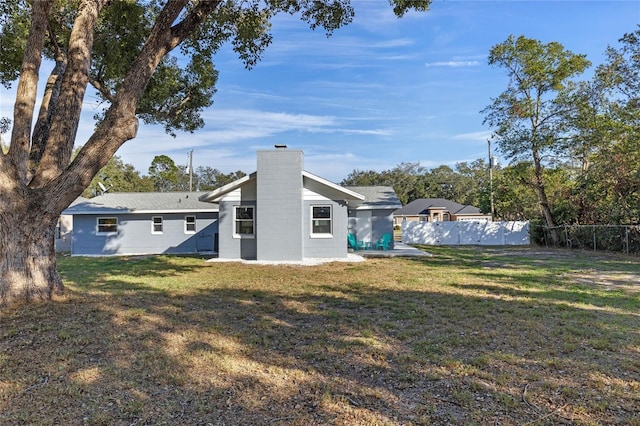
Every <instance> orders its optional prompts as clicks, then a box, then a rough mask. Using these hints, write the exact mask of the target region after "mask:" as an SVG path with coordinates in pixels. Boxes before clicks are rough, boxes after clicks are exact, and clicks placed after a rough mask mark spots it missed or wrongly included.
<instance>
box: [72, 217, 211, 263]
mask: <svg viewBox="0 0 640 426" xmlns="http://www.w3.org/2000/svg"><path fill="white" fill-rule="evenodd" d="M154 216H161V217H162V219H163V221H162V227H163V229H162V234H153V233H152V219H151V218H152V217H154ZM185 216H196V232H195V233H193V234H190V233H185ZM98 217H117V218H118V232H117V233H116V234H113V235H96V231H97V219H98ZM217 233H218V213H214V212H211V213H188V212H185V213H171V214H121V215H115V214H100V215H74V216H73V243H72V248H71V253H72V254H74V255H93V256H95V255H117V254H161V253H167V254H183V253H198V252H211V251H213V250H214V241H215V238H216V235H215V234H217Z"/></svg>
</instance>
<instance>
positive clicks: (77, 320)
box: [0, 247, 640, 425]
mask: <svg viewBox="0 0 640 426" xmlns="http://www.w3.org/2000/svg"><path fill="white" fill-rule="evenodd" d="M429 251H430V252H432V253H433V254H434V257H430V258H424V259H370V260H367V261H366V262H363V263H354V264H349V263H346V264H345V263H333V264H325V265H318V266H307V267H300V266H292V265H289V266H261V265H251V264H234V263H206V262H204V261H203V260H201V259H197V258H188V257H162V256H159V257H147V258H108V259H84V258H61V259H60V269H61V272H62V274H63V276H64V277H65V280H66V283H67V286H68V289H67V295H66V296H65V298H64V299H62V300H57V301H54V302H52V303H48V304H40V305H32V306H24V307H16V308H11V309H5V310H3V311H2V312H0V321H1V323H2V327H1V328H0V423H2V424H43V425H47V424H51V425H54V424H56V425H57V424H68V425H83V424H87V425H100V424H105V425H106V424H108V425H131V424H138V425H139V424H171V425H174V424H185V425H187V424H188V425H191V424H203V425H204V424H214V425H217V424H220V425H222V424H260V425H270V424H273V425H278V424H280V425H291V424H293V425H297V424H299V425H309V424H319V425H320V424H345V425H358V424H362V425H365V424H366V425H371V424H380V425H409V424H414V425H418V424H501V425H516V424H518V425H520V424H536V425H544V424H584V425H589V424H594V425H595V424H631V425H634V424H635V425H640V414H639V412H638V409H637V407H638V406H640V361H639V360H640V334H639V330H640V295H639V293H638V291H637V285H638V284H637V283H638V281H637V279H638V276H639V275H638V272H637V271H640V260H639V259H638V258H632V257H616V256H603V255H602V254H598V255H596V254H593V253H589V252H569V251H549V250H526V249H525V250H523V249H518V250H515V249H514V250H507V249H479V248H458V249H448V248H432V247H430V248H429ZM585 271H589V272H585ZM585 273H588V274H597V276H598V277H602V276H605V275H607V274H608V275H610V276H612V277H615V280H616V283H617V285H616V286H610V285H609V286H603V285H602V284H601V283H600V281H598V282H595V281H594V282H586V281H585V280H584V276H585ZM627 278H628V279H627Z"/></svg>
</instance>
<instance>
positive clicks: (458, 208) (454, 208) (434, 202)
mask: <svg viewBox="0 0 640 426" xmlns="http://www.w3.org/2000/svg"><path fill="white" fill-rule="evenodd" d="M437 207H440V208H444V209H445V210H447V211H448V212H450V213H452V214H455V215H463V214H474V215H477V214H482V212H481V211H480V209H479V208H477V207H474V206H469V205H466V206H465V205H462V204H458V203H456V202H455V201H450V200H445V199H444V198H418V199H417V200H413V201H412V202H410V203H409V204H407V205H406V206H404V207H402V208H401V209H398V210H396V211H395V212H393V214H394V215H395V216H418V215H421V214H427V210H429V209H432V208H437Z"/></svg>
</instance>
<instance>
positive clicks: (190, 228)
mask: <svg viewBox="0 0 640 426" xmlns="http://www.w3.org/2000/svg"><path fill="white" fill-rule="evenodd" d="M184 233H185V234H195V233H196V217H195V216H185V217H184Z"/></svg>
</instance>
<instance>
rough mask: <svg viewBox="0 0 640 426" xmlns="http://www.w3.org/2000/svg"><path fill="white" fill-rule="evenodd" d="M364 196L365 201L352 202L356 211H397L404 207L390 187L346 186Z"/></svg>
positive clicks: (351, 204)
mask: <svg viewBox="0 0 640 426" xmlns="http://www.w3.org/2000/svg"><path fill="white" fill-rule="evenodd" d="M345 188H347V189H349V190H351V191H353V192H357V193H358V194H362V195H364V201H356V202H350V203H349V205H350V206H351V207H355V208H356V209H362V210H364V209H397V208H400V207H402V203H401V202H400V199H399V198H398V196H397V195H396V192H395V191H394V190H393V188H392V187H390V186H345Z"/></svg>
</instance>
